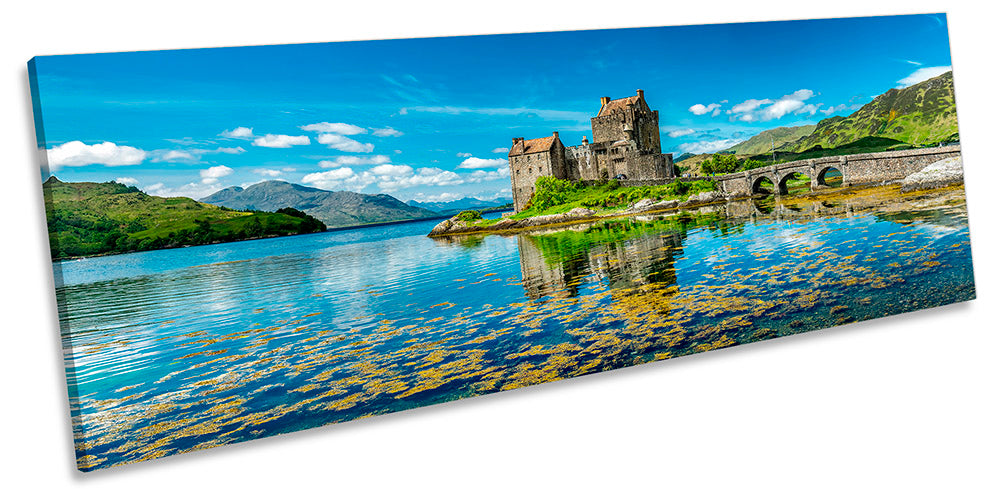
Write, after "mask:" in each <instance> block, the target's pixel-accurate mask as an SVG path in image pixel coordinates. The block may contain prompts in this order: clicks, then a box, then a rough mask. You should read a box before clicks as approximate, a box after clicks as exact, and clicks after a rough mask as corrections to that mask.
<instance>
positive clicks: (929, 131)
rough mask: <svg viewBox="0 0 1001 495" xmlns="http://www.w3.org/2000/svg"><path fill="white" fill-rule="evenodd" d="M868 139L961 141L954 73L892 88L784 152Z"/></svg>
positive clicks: (824, 122)
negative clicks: (899, 87)
mask: <svg viewBox="0 0 1001 495" xmlns="http://www.w3.org/2000/svg"><path fill="white" fill-rule="evenodd" d="M866 137H881V138H889V139H894V140H897V141H901V142H904V143H908V144H910V145H912V146H925V145H933V144H938V143H940V142H945V141H957V140H959V125H958V123H957V119H956V100H955V96H954V90H953V83H952V72H946V73H945V74H942V75H941V76H938V77H933V78H931V79H928V80H926V81H923V82H920V83H918V84H915V85H913V86H909V87H906V88H902V89H891V90H889V91H887V92H885V93H883V94H882V95H879V96H877V97H876V98H875V99H874V100H872V101H871V102H869V103H867V104H866V105H865V106H863V107H862V108H860V109H858V111H856V112H855V113H853V114H851V115H849V116H848V117H831V118H829V119H824V120H821V121H820V122H818V123H817V128H816V129H815V130H814V131H813V132H812V133H811V134H810V135H808V136H805V137H803V138H801V139H799V140H797V141H794V142H791V143H788V144H786V145H784V146H782V148H781V150H782V151H790V152H802V151H806V150H809V149H811V148H815V147H816V146H818V145H819V146H821V147H823V148H833V147H836V146H842V145H845V144H848V143H852V142H856V141H859V140H860V139H862V138H866Z"/></svg>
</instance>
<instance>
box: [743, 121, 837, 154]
mask: <svg viewBox="0 0 1001 495" xmlns="http://www.w3.org/2000/svg"><path fill="white" fill-rule="evenodd" d="M816 127H817V126H816V125H801V126H798V127H776V128H774V129H768V130H767V131H763V132H761V133H760V134H758V135H756V136H754V137H752V138H751V139H748V140H747V141H744V142H742V143H740V144H736V145H734V146H731V147H729V148H727V149H726V150H724V151H732V152H734V153H736V154H738V155H757V154H761V153H771V151H772V143H773V142H774V143H775V148H779V147H781V146H782V145H783V144H786V143H790V142H793V141H796V140H798V139H800V138H802V137H804V136H809V135H810V134H811V133H813V130H814V129H816Z"/></svg>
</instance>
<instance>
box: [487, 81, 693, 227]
mask: <svg viewBox="0 0 1001 495" xmlns="http://www.w3.org/2000/svg"><path fill="white" fill-rule="evenodd" d="M591 135H592V136H594V142H593V143H589V142H588V141H587V137H585V138H584V139H583V140H582V142H581V144H580V145H579V146H570V147H567V146H564V145H563V143H562V142H561V141H560V135H559V133H558V132H554V133H553V135H552V136H547V137H544V138H538V139H529V140H525V138H514V139H513V142H512V144H511V151H510V152H509V153H508V155H507V156H508V164H509V166H510V167H511V194H512V195H513V196H514V209H515V211H521V210H524V209H525V206H526V205H527V203H528V200H529V199H530V198H531V197H532V193H534V192H535V180H536V179H538V178H539V177H542V176H547V175H548V176H552V177H556V178H558V179H566V180H585V181H598V180H606V179H611V178H615V177H625V178H626V179H627V180H651V179H669V178H671V177H673V176H674V163H673V159H672V156H671V155H670V154H663V153H661V152H660V124H659V115H658V113H657V111H656V110H650V107H649V106H647V104H646V100H645V99H644V97H643V90H642V89H638V90H636V96H630V97H627V98H620V99H617V100H613V99H611V98H609V97H607V96H604V97H602V98H601V109H600V110H598V115H597V116H596V117H594V118H592V119H591Z"/></svg>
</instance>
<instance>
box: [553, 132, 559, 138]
mask: <svg viewBox="0 0 1001 495" xmlns="http://www.w3.org/2000/svg"><path fill="white" fill-rule="evenodd" d="M553 137H554V138H556V139H559V138H560V131H553Z"/></svg>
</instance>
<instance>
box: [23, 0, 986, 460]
mask: <svg viewBox="0 0 1001 495" xmlns="http://www.w3.org/2000/svg"><path fill="white" fill-rule="evenodd" d="M123 48H127V47H123ZM951 65H952V64H951V59H950V52H949V42H948V35H947V25H946V17H945V15H942V14H934V15H908V16H888V17H869V18H845V19H822V20H805V21H784V22H761V23H741V24H722V25H703V26H674V27H651V28H632V29H608V30H594V31H575V32H549V33H528V34H511V35H482V36H466V37H448V38H429V39H402V40H381V41H358V42H337V43H318V44H298V45H277V46H254V47H234V48H212V49H190V50H170V51H153V52H121V53H103V54H86V55H60V56H39V57H36V58H35V59H33V60H32V61H30V62H29V76H30V83H31V93H32V99H33V110H34V117H35V122H36V134H37V137H38V147H39V150H40V153H39V156H40V161H41V167H42V179H43V180H42V188H43V191H44V197H45V200H46V204H45V206H46V211H45V214H46V218H47V222H48V233H49V240H50V247H51V254H52V260H53V270H54V274H55V280H56V289H55V292H56V293H55V296H56V301H57V303H58V304H57V306H58V311H59V322H60V331H61V335H62V343H63V348H64V355H65V368H66V380H67V383H68V389H69V401H70V410H71V412H72V421H73V433H74V436H75V445H76V452H77V462H78V468H79V469H81V470H84V471H89V470H94V469H101V468H106V467H110V466H116V465H120V464H125V463H132V462H138V461H144V460H149V459H156V458H160V457H163V456H168V455H173V454H179V453H184V452H191V451H195V450H200V449H205V448H209V447H213V446H219V445H224V444H231V443H235V442H242V441H245V440H252V439H256V438H262V437H268V436H271V435H276V434H281V433H287V432H293V431H298V430H303V429H307V428H313V427H318V426H322V425H328V424H332V423H339V422H344V421H350V420H353V419H357V418H362V417H367V416H372V415H380V414H386V413H392V412H396V411H401V410H405V409H410V408H415V407H421V406H425V405H429V404H435V403H441V402H445V401H452V400H455V399H461V398H464V397H470V396H477V395H482V394H489V393H493V392H499V391H505V390H511V389H517V388H519V387H525V386H529V385H535V384H540V383H545V382H550V381H554V380H560V379H564V378H571V377H576V376H581V375H586V374H589V373H596V372H600V371H605V370H611V369H615V368H621V367H624V366H631V365H636V364H642V363H648V362H652V361H658V360H663V359H669V358H674V357H680V356H686V355H691V354H696V353H701V352H705V351H711V350H714V349H721V348H726V347H730V346H734V345H739V344H746V343H751V342H756V341H762V340H766V339H773V338H776V337H782V336H787V335H792V334H798V333H802V332H808V331H812V330H817V329H823V328H828V327H833V326H838V325H843V324H847V323H852V322H858V321H863V320H869V319H873V318H879V317H883V316H887V315H893V314H898V313H903V312H909V311H914V310H919V309H924V308H931V307H935V306H941V305H946V304H951V303H955V302H959V301H966V300H970V299H973V298H974V297H975V289H974V278H973V267H972V262H971V257H970V241H969V230H968V226H967V213H966V201H965V195H964V194H965V193H964V187H963V163H962V156H961V153H960V151H961V148H960V135H959V127H958V120H957V113H956V99H955V94H954V90H953V72H952V66H951Z"/></svg>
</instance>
